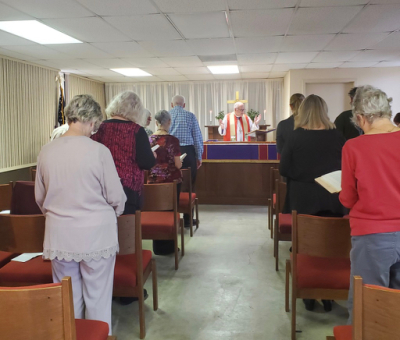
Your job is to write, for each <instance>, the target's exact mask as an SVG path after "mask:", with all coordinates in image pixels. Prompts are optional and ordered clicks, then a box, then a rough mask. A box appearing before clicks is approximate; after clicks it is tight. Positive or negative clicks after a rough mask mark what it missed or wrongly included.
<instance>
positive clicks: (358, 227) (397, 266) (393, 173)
mask: <svg viewBox="0 0 400 340" xmlns="http://www.w3.org/2000/svg"><path fill="white" fill-rule="evenodd" d="M390 102H391V98H388V97H387V96H386V94H385V93H384V92H382V91H381V90H378V89H376V88H374V87H372V86H362V87H359V88H358V90H357V92H356V95H355V97H354V100H353V120H354V122H355V123H356V124H357V125H358V126H359V127H360V128H361V129H362V130H363V131H364V135H363V136H360V137H357V138H355V139H351V140H349V141H347V142H346V144H345V146H344V148H343V158H342V191H341V193H340V196H339V197H340V201H341V202H342V203H343V205H344V206H346V207H348V208H350V227H351V235H352V249H351V252H350V260H351V277H353V276H354V275H360V276H361V277H362V278H363V281H364V282H365V283H367V284H374V285H378V286H383V287H390V288H396V289H400V208H399V207H400V177H399V164H400V128H398V127H396V126H395V125H393V123H392V122H391V120H390V117H391V115H392V113H391V108H390ZM351 283H352V280H351ZM352 308H353V289H352V287H351V289H350V292H349V312H350V320H351V314H352Z"/></svg>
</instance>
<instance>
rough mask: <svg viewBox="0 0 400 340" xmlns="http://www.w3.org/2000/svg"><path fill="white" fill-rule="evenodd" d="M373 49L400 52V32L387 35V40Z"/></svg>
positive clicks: (373, 46)
mask: <svg viewBox="0 0 400 340" xmlns="http://www.w3.org/2000/svg"><path fill="white" fill-rule="evenodd" d="M371 48H373V49H379V50H400V32H394V33H392V34H390V35H387V38H386V39H384V40H382V41H381V42H379V43H377V44H375V45H372V44H371Z"/></svg>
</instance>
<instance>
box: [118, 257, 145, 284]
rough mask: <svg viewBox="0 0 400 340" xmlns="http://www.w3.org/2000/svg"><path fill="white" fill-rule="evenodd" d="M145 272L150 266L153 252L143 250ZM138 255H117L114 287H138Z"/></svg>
mask: <svg viewBox="0 0 400 340" xmlns="http://www.w3.org/2000/svg"><path fill="white" fill-rule="evenodd" d="M142 254H143V255H142V258H143V271H144V270H145V269H146V267H147V266H148V265H149V263H150V261H151V258H152V255H153V254H152V252H151V250H142ZM136 285H137V283H136V254H129V255H117V259H116V261H115V269H114V286H118V287H136Z"/></svg>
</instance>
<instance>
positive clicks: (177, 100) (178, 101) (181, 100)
mask: <svg viewBox="0 0 400 340" xmlns="http://www.w3.org/2000/svg"><path fill="white" fill-rule="evenodd" d="M171 103H172V105H173V106H175V105H179V106H183V104H185V97H184V96H181V95H179V94H177V95H176V96H173V97H172V101H171Z"/></svg>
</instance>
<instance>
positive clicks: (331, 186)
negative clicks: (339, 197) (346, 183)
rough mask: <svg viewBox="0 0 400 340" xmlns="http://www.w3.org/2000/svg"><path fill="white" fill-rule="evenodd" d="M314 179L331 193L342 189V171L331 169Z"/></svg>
mask: <svg viewBox="0 0 400 340" xmlns="http://www.w3.org/2000/svg"><path fill="white" fill-rule="evenodd" d="M315 181H316V182H317V183H318V184H320V185H321V186H323V187H324V188H325V189H326V190H328V191H329V192H330V193H331V194H336V193H338V192H341V191H342V171H341V170H338V171H333V172H330V173H328V174H326V175H323V176H321V177H318V178H316V179H315Z"/></svg>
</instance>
